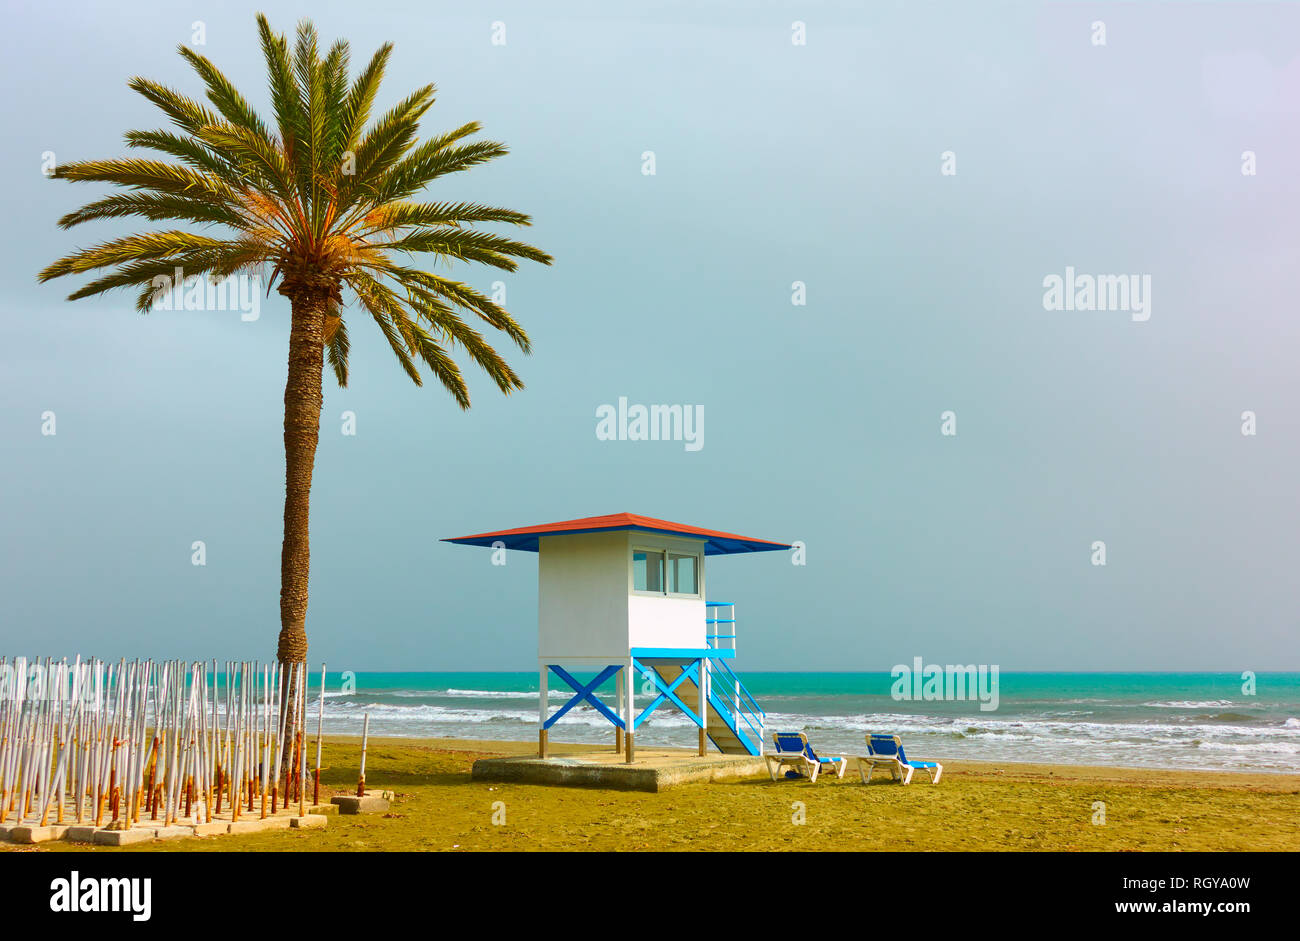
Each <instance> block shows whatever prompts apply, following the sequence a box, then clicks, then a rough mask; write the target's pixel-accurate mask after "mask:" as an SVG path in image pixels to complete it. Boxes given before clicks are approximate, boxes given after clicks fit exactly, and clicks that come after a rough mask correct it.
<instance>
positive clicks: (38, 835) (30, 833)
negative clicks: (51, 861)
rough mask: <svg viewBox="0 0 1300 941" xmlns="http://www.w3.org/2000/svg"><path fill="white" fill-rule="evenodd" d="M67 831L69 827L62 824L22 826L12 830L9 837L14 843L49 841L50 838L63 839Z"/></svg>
mask: <svg viewBox="0 0 1300 941" xmlns="http://www.w3.org/2000/svg"><path fill="white" fill-rule="evenodd" d="M67 832H68V828H67V827H65V826H62V825H58V826H47V827H41V826H22V827H14V828H13V829H12V830H10V831H9V839H10V840H11V841H12V842H14V843H48V842H49V841H50V840H61V839H63V835H64V834H65V833H67Z"/></svg>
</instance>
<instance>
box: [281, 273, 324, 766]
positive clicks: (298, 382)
mask: <svg viewBox="0 0 1300 941" xmlns="http://www.w3.org/2000/svg"><path fill="white" fill-rule="evenodd" d="M285 287H288V286H287V285H286V286H285ZM281 293H287V294H288V296H289V301H290V306H291V308H292V311H293V319H292V325H291V327H290V330H289V378H288V381H287V382H286V383H285V386H284V464H285V471H284V542H283V544H282V546H281V550H280V641H279V645H278V647H277V650H276V659H278V660H280V661H281V662H282V663H300V662H302V661H304V660H306V659H307V579H308V575H309V572H310V569H311V549H310V544H309V539H308V526H307V522H308V511H309V509H310V505H311V476H312V469H313V467H314V466H315V463H316V443H317V441H318V440H319V438H320V410H321V402H322V394H321V370H322V368H323V366H324V358H325V313H326V309H327V308H328V305H329V294H328V291H326V290H320V289H315V288H303V287H301V286H299V285H295V286H293V288H291V289H290V290H288V291H286V290H285V289H284V288H282V289H281ZM288 679H289V675H288V674H286V682H285V683H284V684H283V685H282V686H281V688H280V693H281V697H282V698H281V708H286V707H287V706H288V704H291V703H293V702H295V701H296V690H295V689H294V688H293V686H294V684H293V683H291V682H288ZM290 725H292V723H290ZM286 731H287V732H289V734H290V738H289V741H292V740H293V739H292V731H293V730H292V729H289V728H286Z"/></svg>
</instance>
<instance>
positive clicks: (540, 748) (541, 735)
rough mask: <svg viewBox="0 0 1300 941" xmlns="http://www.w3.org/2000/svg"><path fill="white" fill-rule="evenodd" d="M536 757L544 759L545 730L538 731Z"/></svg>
mask: <svg viewBox="0 0 1300 941" xmlns="http://www.w3.org/2000/svg"><path fill="white" fill-rule="evenodd" d="M537 757H538V758H545V757H546V729H540V730H539V731H538V733H537Z"/></svg>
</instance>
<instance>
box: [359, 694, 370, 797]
mask: <svg viewBox="0 0 1300 941" xmlns="http://www.w3.org/2000/svg"><path fill="white" fill-rule="evenodd" d="M369 739H370V713H368V712H367V713H366V720H365V722H364V723H363V724H362V726H361V776H360V777H359V778H358V779H357V797H365V796H366V743H367V742H368V741H369Z"/></svg>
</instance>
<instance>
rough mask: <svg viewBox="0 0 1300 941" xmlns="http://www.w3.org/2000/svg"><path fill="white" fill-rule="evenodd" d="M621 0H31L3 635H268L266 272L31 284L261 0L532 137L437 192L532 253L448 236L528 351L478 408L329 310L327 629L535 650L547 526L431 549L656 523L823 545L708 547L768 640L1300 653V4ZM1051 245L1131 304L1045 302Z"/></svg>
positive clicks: (371, 640)
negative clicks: (654, 434)
mask: <svg viewBox="0 0 1300 941" xmlns="http://www.w3.org/2000/svg"><path fill="white" fill-rule="evenodd" d="M610 6H611V5H609V4H600V3H577V2H569V0H554V2H550V3H547V4H544V5H543V4H527V3H512V2H504V0H503V2H498V3H494V4H493V5H491V7H490V8H486V7H482V6H481V5H478V4H449V3H441V2H422V3H397V2H385V0H372V2H368V3H366V4H364V5H357V4H355V3H335V2H313V3H311V4H301V3H278V2H267V3H264V4H262V5H260V6H257V7H254V6H244V5H242V4H240V3H221V4H216V3H210V2H205V3H184V2H182V3H174V2H167V3H162V2H158V3H151V2H140V3H132V4H130V5H129V6H124V7H123V8H121V9H119V8H117V6H116V5H114V7H112V8H109V7H101V6H99V5H92V4H76V3H74V4H71V5H59V6H51V5H49V4H45V3H34V2H13V3H10V4H8V5H7V13H6V19H7V23H6V30H5V32H4V35H3V37H0V48H3V55H2V56H0V74H2V75H3V80H4V87H5V88H6V90H7V92H8V93H7V94H6V95H5V96H4V99H3V103H0V108H2V109H3V112H4V118H5V121H4V126H5V128H6V135H5V141H4V144H3V148H2V150H0V171H2V172H0V192H2V193H3V205H4V207H5V210H6V215H7V216H8V219H9V226H8V228H7V229H6V234H5V235H4V236H3V239H4V251H3V252H0V272H2V273H3V282H4V285H5V291H4V294H3V296H2V297H0V654H7V655H9V656H14V655H25V656H28V657H32V656H54V657H63V656H67V657H72V656H75V655H77V654H80V655H82V656H83V657H84V656H92V655H93V656H101V657H119V656H127V657H135V656H141V657H145V656H148V657H153V658H155V659H157V658H162V657H188V658H192V659H204V658H213V657H215V658H218V659H227V658H239V659H254V658H262V659H268V658H270V657H271V656H272V655H273V653H274V649H275V639H276V635H277V633H278V630H279V608H278V592H279V551H280V540H281V513H282V501H283V494H284V479H283V461H284V455H283V444H282V395H283V387H284V378H285V363H286V355H287V340H288V307H287V302H286V301H285V300H284V299H283V298H281V297H280V296H279V295H278V294H275V293H274V292H272V294H271V295H270V296H269V297H267V298H265V299H263V301H262V303H261V308H260V312H259V316H258V317H257V319H255V320H245V319H243V318H241V316H240V314H239V313H238V312H232V311H183V310H180V311H154V312H152V313H150V314H148V315H140V314H138V313H135V312H134V311H133V309H132V306H133V297H132V296H130V295H128V294H117V295H111V296H109V297H101V298H96V299H89V300H81V301H76V302H69V301H67V300H65V298H66V296H67V294H68V293H70V292H71V291H72V290H73V289H74V288H75V287H76V286H77V284H74V283H73V282H72V280H71V279H62V280H60V281H56V282H53V283H51V284H45V285H39V284H38V283H37V282H36V277H35V275H36V272H37V271H39V270H40V269H41V268H43V267H44V266H45V265H47V264H49V263H50V262H51V261H53V260H54V259H55V258H57V257H59V256H61V255H63V254H66V253H67V252H69V251H72V250H73V249H75V248H77V247H82V246H85V245H88V244H92V243H94V242H98V241H101V240H103V239H106V238H111V237H114V236H116V235H120V234H124V233H125V232H126V231H127V230H128V227H127V226H125V225H122V224H117V223H113V222H100V223H94V224H92V225H87V226H82V227H79V228H77V229H74V230H71V231H62V230H60V229H58V227H57V226H56V224H55V222H56V220H57V219H58V218H59V216H61V215H62V214H63V213H65V212H67V211H69V210H71V209H73V208H75V207H77V206H79V205H81V204H83V203H84V202H88V201H89V200H90V199H92V198H95V197H97V196H99V195H103V192H104V191H102V190H101V189H99V188H96V187H94V186H87V185H85V184H71V183H66V182H63V181H52V180H49V179H46V178H45V177H44V174H43V169H44V168H45V167H47V166H48V162H49V160H50V159H53V160H54V161H55V162H66V161H72V160H82V159H91V158H104V157H112V156H120V155H123V154H125V153H126V152H127V148H125V146H124V145H123V143H122V135H123V134H124V133H125V132H126V131H127V130H129V129H151V128H155V127H162V126H163V125H164V124H165V120H166V119H165V118H164V117H163V116H162V115H161V114H160V113H158V112H156V111H155V110H154V109H153V108H152V106H151V105H149V104H148V103H147V102H146V101H144V99H142V98H140V97H139V96H138V95H136V94H135V93H133V92H131V91H130V90H129V89H128V88H127V87H126V84H125V83H126V81H127V80H128V79H129V78H130V77H131V76H133V75H136V74H139V75H144V76H147V77H150V78H154V79H157V80H159V81H162V82H164V83H166V84H168V85H171V86H174V87H176V88H178V89H180V90H182V91H184V92H186V93H188V94H191V95H194V96H197V95H198V94H199V93H200V84H199V81H198V79H197V77H196V76H195V75H194V74H193V73H192V72H191V71H190V70H189V67H188V66H187V65H186V64H185V63H184V61H183V60H182V59H181V58H180V57H179V56H178V55H176V53H175V49H176V46H177V45H178V44H180V43H185V44H194V48H196V49H197V50H198V51H200V52H202V53H203V54H205V55H207V56H208V57H210V58H211V59H212V60H213V61H215V62H216V63H217V64H218V65H219V66H220V67H221V68H222V69H223V70H225V72H226V74H227V75H229V76H230V77H231V78H232V79H233V80H234V81H235V83H236V84H237V85H238V87H240V88H241V89H242V90H243V91H244V93H245V94H246V95H247V96H248V97H249V99H250V100H251V101H252V102H253V103H254V105H255V106H258V107H260V108H262V109H263V110H264V111H266V110H267V108H266V106H267V94H266V91H265V85H266V82H265V73H264V67H263V64H262V62H261V57H260V52H259V50H258V45H257V40H256V28H255V22H254V15H255V13H256V12H257V11H258V10H263V11H264V12H266V13H267V14H268V16H269V17H270V19H271V21H272V23H273V25H274V26H276V27H277V28H278V29H281V30H283V31H289V32H292V30H293V27H294V24H295V22H296V21H297V20H298V18H299V17H300V16H303V15H305V14H310V15H311V16H312V18H313V19H314V20H315V22H316V24H317V26H318V28H319V29H320V31H321V33H322V35H323V37H324V38H325V39H326V40H328V41H332V40H333V39H334V38H337V37H340V36H342V37H346V38H348V39H349V41H350V42H351V44H352V58H353V64H354V68H356V67H357V66H358V64H359V62H363V61H365V59H366V58H368V56H369V54H370V52H371V51H372V50H373V49H374V48H376V47H377V46H378V45H379V44H381V43H382V42H384V41H387V40H392V41H394V42H395V43H396V48H395V50H394V55H393V58H392V61H391V64H390V67H389V70H388V73H387V77H386V80H385V85H384V90H383V92H382V93H381V98H380V102H379V104H380V106H381V107H383V106H386V105H388V104H391V103H393V102H395V101H396V100H398V99H399V98H400V97H402V96H404V95H405V94H408V93H409V92H410V91H411V90H413V89H414V88H416V87H418V86H420V85H422V84H425V83H427V82H434V83H436V84H437V86H438V89H439V94H438V101H437V103H436V104H435V105H434V107H433V108H432V109H431V110H430V112H429V113H428V115H427V116H426V118H425V120H424V123H423V126H422V131H423V133H425V134H428V135H431V134H435V133H438V132H441V131H445V130H448V129H450V128H454V127H457V126H459V125H461V124H463V123H465V122H466V121H470V120H477V121H480V122H481V123H482V124H483V126H484V133H485V135H486V136H488V137H490V138H492V139H495V140H500V141H504V142H505V143H506V144H507V145H508V146H509V148H510V154H509V155H508V156H507V157H504V158H502V159H500V160H498V161H496V162H494V163H492V164H490V165H488V166H484V167H478V168H475V169H473V170H471V171H470V172H469V173H466V174H460V175H458V176H457V177H456V178H453V179H450V180H448V181H445V182H441V181H440V182H439V184H438V185H437V186H436V187H435V188H434V190H431V191H430V192H429V193H428V194H427V198H429V199H439V200H443V199H473V200H476V201H481V202H486V203H490V204H494V205H501V206H508V207H510V208H513V209H516V210H520V211H523V212H527V213H529V214H530V215H531V216H532V217H533V219H534V224H533V226H532V227H531V228H530V229H527V230H525V232H526V237H527V239H528V240H529V241H530V242H532V243H533V244H535V245H538V246H539V247H541V248H542V249H544V250H545V251H547V252H549V253H551V254H552V255H553V256H554V258H555V263H554V265H553V266H551V267H542V266H539V265H527V266H525V267H523V268H521V269H520V270H519V271H518V272H516V273H514V274H508V275H505V276H504V277H503V276H502V274H501V273H498V272H495V271H491V270H487V269H476V268H474V267H468V266H460V267H457V268H455V269H453V272H454V274H455V275H456V276H457V277H461V278H463V279H465V280H466V281H467V282H468V283H470V284H472V285H475V286H476V287H479V288H480V289H482V290H484V291H490V290H492V289H493V283H494V282H497V281H500V282H502V285H503V286H504V288H505V290H506V298H507V306H508V307H509V309H510V310H511V311H512V313H513V314H514V315H515V316H516V317H517V319H518V320H519V321H520V322H521V323H522V324H523V325H524V326H525V328H526V329H527V330H528V332H529V334H530V336H531V338H532V341H533V353H532V355H531V356H526V357H525V356H522V355H520V354H519V353H518V352H517V351H515V352H514V353H512V354H511V355H512V356H513V359H512V362H513V363H514V365H515V367H516V369H517V370H518V371H519V372H520V374H521V376H522V377H523V379H524V381H525V383H526V386H527V388H526V389H525V390H523V391H522V392H519V393H516V394H514V395H511V396H509V397H503V396H501V395H500V394H499V393H498V392H497V391H496V390H495V388H494V387H493V386H492V385H491V384H490V382H489V381H487V380H486V377H484V376H482V375H481V374H477V375H472V376H471V394H472V395H473V402H474V405H473V408H472V409H471V410H470V411H469V412H461V411H460V410H459V409H458V408H457V407H456V406H455V404H454V402H452V400H451V399H450V398H449V396H448V395H447V394H446V393H445V392H443V391H442V390H441V388H440V387H438V385H437V383H436V382H428V383H426V385H425V387H424V388H416V387H415V386H414V385H412V384H411V383H410V381H409V380H408V379H407V378H406V377H405V375H404V374H403V373H402V371H401V369H400V368H399V367H398V365H397V363H396V361H395V360H394V358H393V356H392V353H391V352H390V351H389V350H388V349H387V347H386V345H385V344H384V342H383V340H382V338H381V336H380V334H379V332H378V330H377V329H376V328H375V327H374V325H373V324H372V323H370V322H368V321H364V320H363V319H362V317H361V315H359V314H357V313H355V312H353V313H352V315H351V316H350V318H349V321H348V322H349V323H350V324H351V331H350V332H351V339H352V356H351V381H350V382H349V385H348V388H346V389H339V388H337V387H336V385H335V383H334V382H333V379H332V377H330V376H329V375H328V374H327V376H326V380H325V404H324V409H323V412H322V416H321V439H320V447H319V450H318V453H317V461H316V473H315V485H314V489H313V493H312V515H311V540H312V559H311V562H312V573H311V602H310V607H309V610H308V617H307V632H308V638H309V641H310V643H311V649H310V652H309V658H310V659H311V660H312V661H314V662H319V661H322V660H324V661H327V662H328V663H329V664H330V669H331V670H334V669H340V670H346V669H352V670H385V669H388V670H421V671H426V670H427V671H442V670H514V669H519V670H524V669H532V668H534V667H535V664H536V603H537V571H536V566H537V557H536V556H535V555H533V554H530V553H511V554H510V556H509V558H508V563H507V564H506V565H504V566H494V565H492V564H491V553H490V552H489V551H487V550H484V549H475V548H470V547H464V546H454V545H449V544H447V543H442V542H440V541H439V540H440V539H442V538H445V537H451V536H460V535H464V534H467V533H473V532H480V531H484V530H491V529H498V528H506V527H511V526H522V525H528V524H534V523H543V522H550V521H554V520H564V519H570V518H575V517H582V516H591V515H600V514H607V513H618V512H632V513H639V514H643V515H648V516H654V517H660V518H664V519H669V520H674V521H679V522H683V523H689V524H694V525H699V526H704V527H709V528H716V529H723V530H728V531H731V532H738V533H741V534H744V535H747V536H754V537H758V538H763V539H770V540H779V541H785V542H792V541H795V540H799V541H801V542H802V543H804V544H805V545H806V552H805V554H804V557H803V559H802V560H801V559H798V558H796V557H794V556H793V555H792V554H790V553H785V552H772V553H764V554H758V555H752V556H737V557H721V558H710V560H709V566H708V579H709V591H710V594H711V595H713V596H714V597H718V598H723V599H724V600H730V601H734V602H736V604H737V618H738V625H737V626H738V634H739V640H738V650H739V658H738V666H739V668H741V669H742V670H743V669H750V670H828V669H834V670H864V671H876V670H888V669H890V667H891V666H892V665H893V664H896V663H911V662H912V659H913V658H914V657H917V656H920V657H922V658H924V659H925V661H926V662H935V663H977V664H998V665H1000V667H1001V669H1002V670H1004V671H1012V670H1121V671H1128V670H1133V671H1144V670H1228V671H1240V670H1255V671H1267V670H1296V669H1300V643H1297V639H1298V637H1300V631H1298V630H1297V613H1296V612H1297V605H1296V585H1297V583H1298V580H1297V578H1296V576H1295V569H1296V563H1297V560H1298V559H1300V525H1298V524H1300V500H1298V499H1297V495H1296V487H1297V483H1296V478H1297V475H1296V470H1297V468H1298V467H1300V419H1297V409H1296V403H1297V401H1298V399H1300V395H1298V394H1300V378H1298V374H1297V370H1296V365H1295V364H1296V358H1297V357H1296V353H1297V345H1298V341H1300V319H1298V318H1297V317H1296V316H1295V304H1296V301H1295V296H1296V292H1295V287H1294V280H1295V268H1294V259H1295V250H1296V247H1297V243H1298V239H1297V221H1296V220H1297V218H1298V215H1300V214H1298V213H1297V209H1300V184H1298V183H1297V176H1296V173H1295V170H1294V168H1295V167H1297V166H1300V122H1298V119H1300V53H1297V51H1296V49H1295V46H1294V42H1293V41H1292V40H1293V38H1294V37H1295V36H1296V35H1300V9H1297V8H1296V7H1291V6H1286V5H1281V4H1279V5H1259V6H1255V5H1248V4H1232V5H1212V4H1159V5H1136V4H1134V5H1130V4H1116V5H1109V4H1104V3H1089V4H1079V5H1075V4H1055V3H1053V4H1032V3H1012V4H1004V5H985V4H979V5H975V4H917V3H872V4H869V5H867V4H857V3H852V4H850V3H832V2H807V0H806V2H801V3H774V2H772V3H769V2H757V3H739V2H734V3H732V2H725V3H724V2H716V0H715V2H694V3H650V2H647V3H639V4H636V5H635V7H634V8H632V9H626V10H622V11H619V10H614V9H609V7H610ZM1099 23H1100V24H1101V29H1100V30H1099V29H1098V24H1099ZM196 37H197V38H201V39H202V40H203V43H202V45H197V44H195V43H196ZM503 39H504V42H503V41H502V40H503ZM801 40H802V41H801ZM1247 152H1250V156H1246V154H1247ZM648 155H653V171H654V172H653V173H650V172H647V171H648V169H649V165H648V160H649V156H648ZM1288 168H1291V169H1288ZM954 171H955V172H954ZM435 190H436V191H435ZM147 225H148V223H139V224H136V225H135V227H136V228H140V227H141V226H147ZM1070 271H1073V272H1074V273H1075V277H1076V279H1077V278H1078V276H1080V275H1090V276H1111V275H1124V276H1135V277H1136V279H1137V280H1136V281H1135V282H1132V283H1134V284H1135V285H1137V286H1141V285H1149V288H1148V290H1147V291H1144V292H1143V293H1142V297H1143V305H1145V310H1140V309H1137V308H1138V307H1139V306H1142V305H1137V304H1136V299H1137V295H1134V297H1133V299H1132V302H1131V303H1130V304H1129V307H1130V308H1132V309H1123V305H1119V304H1118V301H1117V302H1116V303H1112V304H1111V305H1110V306H1111V308H1112V309H1107V310H1081V309H1077V306H1087V305H1086V304H1084V305H1070V306H1073V307H1076V309H1047V306H1050V305H1045V301H1044V299H1045V294H1046V293H1047V291H1046V287H1045V283H1050V279H1051V278H1052V277H1053V276H1056V277H1058V278H1060V279H1061V281H1062V282H1064V281H1065V280H1066V279H1067V277H1068V273H1069V272H1070ZM797 283H798V284H797ZM799 285H801V286H802V287H800V286H799ZM801 295H802V296H801ZM1117 297H1118V296H1117ZM799 300H802V301H803V303H796V301H799ZM1112 300H1116V299H1114V298H1113V299H1112ZM1116 306H1119V307H1120V308H1121V309H1113V308H1115V307H1116ZM502 339H503V340H504V338H502ZM620 397H626V399H627V400H628V402H629V403H633V404H638V403H640V404H647V405H648V404H680V405H683V406H687V407H691V408H693V409H697V410H701V409H702V412H703V415H704V424H703V437H702V439H701V441H702V446H701V447H699V448H698V449H697V450H690V449H688V448H686V447H685V445H684V442H682V441H627V440H624V441H618V440H614V441H609V440H601V439H600V438H599V437H598V436H597V434H596V428H597V420H596V414H597V410H598V409H599V408H600V407H601V406H602V405H608V404H617V402H618V401H619V399H620ZM49 412H52V413H53V415H54V420H55V426H54V428H55V433H54V434H46V433H43V430H48V427H47V426H48V421H47V419H46V418H45V417H44V416H46V413H49ZM948 412H951V413H952V415H951V416H950V417H948V418H947V419H945V413H948ZM1246 412H1250V413H1252V414H1253V422H1254V429H1253V430H1254V433H1253V434H1244V433H1243V428H1244V427H1246V426H1247V424H1248V419H1246V418H1243V413H1246ZM344 413H351V414H352V415H353V416H354V418H355V431H356V433H355V434H353V435H347V434H344V433H343V430H344V419H343V416H344ZM945 424H946V425H947V427H946V428H945ZM954 427H955V431H956V433H955V434H945V433H944V432H945V430H947V431H952V430H954ZM196 541H198V542H202V543H203V546H204V550H205V564H203V565H195V564H193V561H194V551H193V546H194V543H195V542H196ZM1098 543H1102V544H1104V553H1105V564H1104V565H1101V564H1096V563H1097V562H1098V560H1099V558H1100V556H1099V550H1098ZM799 561H802V562H804V563H805V564H802V565H800V564H794V563H796V562H799Z"/></svg>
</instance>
